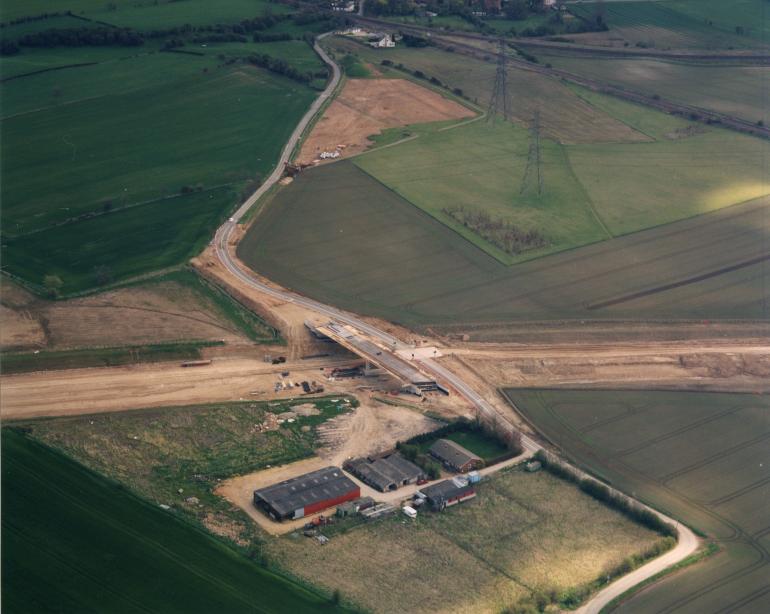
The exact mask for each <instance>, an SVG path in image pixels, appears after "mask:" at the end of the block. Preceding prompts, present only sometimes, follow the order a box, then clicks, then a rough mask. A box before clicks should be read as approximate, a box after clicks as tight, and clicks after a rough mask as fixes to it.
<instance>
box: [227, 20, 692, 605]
mask: <svg viewBox="0 0 770 614" xmlns="http://www.w3.org/2000/svg"><path fill="white" fill-rule="evenodd" d="M329 34H330V33H326V34H322V35H321V36H319V37H318V39H317V40H316V42H315V44H314V49H315V51H316V53H318V55H319V56H320V57H321V59H322V60H323V61H324V62H325V63H326V64H327V65H328V66H329V67H330V68H331V69H332V78H331V80H330V81H329V83H328V85H327V86H326V88H325V89H324V91H323V92H322V93H321V94H320V95H319V96H318V98H317V99H316V100H315V102H313V104H312V105H311V107H310V109H309V110H308V111H307V113H305V115H304V116H303V117H302V119H301V120H300V122H299V124H297V127H296V128H295V129H294V132H293V133H292V135H291V137H290V138H289V140H288V142H287V143H286V146H285V147H284V148H283V151H282V152H281V157H280V158H279V160H278V163H277V164H276V167H275V169H274V170H273V172H272V173H271V174H270V176H269V177H268V178H267V179H266V180H265V182H264V184H262V185H261V186H260V188H259V189H258V190H257V191H256V192H254V193H253V194H252V195H251V196H250V197H249V198H248V199H247V200H246V201H245V202H244V203H243V204H242V205H241V206H240V207H239V208H238V210H237V211H236V212H235V213H234V214H233V216H232V217H231V218H230V219H229V220H228V221H227V222H225V223H224V224H223V225H222V226H220V228H219V229H218V230H217V232H216V235H215V236H214V240H213V244H214V248H215V250H216V254H217V257H218V258H219V260H220V261H221V263H222V264H223V265H224V266H225V268H226V269H227V270H228V271H229V272H230V273H231V274H232V275H234V276H235V277H237V278H238V279H239V280H241V281H242V282H243V283H245V284H247V285H248V286H250V287H252V288H254V289H255V290H258V291H260V292H262V293H264V294H267V295H268V296H271V297H273V298H276V299H279V300H282V301H286V302H290V303H295V304H297V305H300V306H302V307H304V308H306V309H309V310H312V311H315V312H316V313H318V314H321V315H323V316H326V317H329V318H332V319H334V320H337V321H339V322H343V323H345V324H348V325H350V326H352V327H354V328H356V329H358V330H359V331H362V332H364V333H366V334H367V335H370V336H371V337H373V338H374V339H377V340H378V341H379V342H380V343H381V344H382V345H383V346H384V347H386V348H389V349H390V348H392V350H391V351H395V350H398V349H406V348H409V347H412V346H410V345H408V344H405V343H403V342H402V341H400V340H399V339H397V338H396V337H394V336H392V335H390V334H388V333H387V332H385V331H382V330H380V329H379V328H377V327H376V326H372V325H371V324H369V323H367V322H365V321H364V320H362V319H361V318H359V317H357V316H355V315H353V314H350V313H347V312H345V311H342V310H340V309H337V308H336V307H332V306H331V305H326V304H324V303H321V302H319V301H316V300H313V299H311V298H308V297H305V296H301V295H299V294H296V293H294V292H290V291H288V290H284V289H282V288H276V287H273V286H271V285H268V284H266V283H264V282H262V281H260V280H259V279H257V278H256V277H255V276H254V275H253V274H252V273H251V271H250V270H249V269H246V268H245V267H242V266H241V264H240V263H239V262H238V261H237V260H235V259H234V258H233V257H232V254H231V253H230V250H229V249H228V245H229V243H230V239H231V237H232V233H233V231H234V230H235V228H236V227H237V224H238V222H239V221H240V219H241V218H242V217H243V216H244V215H245V214H246V212H247V211H248V210H249V209H251V207H253V206H254V204H255V203H256V202H257V201H258V200H259V199H260V198H261V197H262V196H263V195H264V194H266V193H267V191H268V190H270V188H272V187H273V186H274V185H275V184H276V183H277V182H278V181H279V180H280V179H281V177H282V175H283V171H284V167H285V165H286V163H288V162H289V159H290V157H291V154H292V151H293V150H294V148H295V147H296V145H297V143H298V142H299V140H300V138H301V137H302V134H303V132H304V131H305V129H306V128H307V127H308V126H309V125H310V123H311V122H312V120H313V119H314V117H315V116H316V114H317V113H318V112H319V111H320V109H321V107H322V105H323V104H324V103H325V102H326V101H327V100H328V99H329V98H330V97H331V96H332V94H333V93H334V91H335V89H336V88H337V85H338V84H339V82H340V77H341V73H340V68H339V66H338V65H337V64H336V63H335V62H334V61H333V60H332V59H331V58H330V57H329V55H328V54H327V53H326V52H325V51H324V50H323V49H322V48H321V46H320V44H319V41H320V40H321V39H323V38H325V37H326V36H328V35H329ZM415 362H416V363H418V364H419V365H420V367H421V368H422V369H423V370H424V371H425V372H427V373H430V374H431V375H433V376H434V377H436V379H437V380H441V381H443V382H444V383H445V384H448V385H449V386H450V387H451V388H454V389H455V390H456V391H457V392H458V393H459V394H460V395H461V396H463V397H464V398H465V399H467V400H468V401H469V403H470V404H471V405H472V406H473V407H475V408H476V409H477V410H478V411H480V412H481V413H483V414H485V415H487V416H490V417H494V419H495V420H496V421H497V422H498V423H501V424H504V425H506V426H507V427H509V428H511V429H513V428H514V427H513V425H511V424H510V422H509V421H508V420H507V419H506V418H505V417H504V416H503V415H502V414H500V413H499V412H498V411H497V410H496V409H495V407H494V406H493V405H492V404H491V403H490V402H489V401H487V400H486V399H485V398H484V397H483V396H481V395H480V394H479V393H477V392H476V391H475V390H474V389H473V388H472V387H471V386H469V385H468V384H467V383H465V381H463V379H462V378H461V377H460V376H458V375H457V374H455V373H453V372H452V371H450V370H448V369H446V368H445V367H443V366H442V365H440V364H438V363H437V362H436V361H435V360H433V359H431V358H420V359H415ZM522 445H523V447H524V450H525V452H528V453H530V454H533V453H535V452H537V451H538V450H540V449H542V446H541V445H540V444H539V443H538V442H536V441H535V440H534V439H532V438H531V437H528V436H527V435H524V434H522ZM573 470H575V471H577V472H578V473H579V474H580V475H583V476H585V475H586V474H585V473H583V472H582V471H580V470H579V469H577V468H573ZM613 490H614V489H613ZM615 492H618V494H621V495H623V496H626V497H627V495H625V494H624V493H620V492H619V491H615ZM637 503H638V504H639V505H642V504H641V503H639V502H637ZM644 507H646V506H644ZM648 509H650V508H648ZM652 511H653V512H655V513H656V514H657V515H658V516H660V517H661V518H662V519H663V520H665V521H666V522H669V523H671V524H673V525H675V526H676V527H677V530H678V533H679V539H678V543H677V546H676V547H675V548H674V549H673V550H671V551H670V552H668V553H667V554H665V555H664V556H662V557H659V558H658V559H655V560H654V561H652V562H651V563H648V564H647V565H644V566H643V567H640V568H639V569H637V570H636V571H634V572H633V573H631V574H628V575H626V576H624V577H622V578H620V579H619V580H617V581H616V582H613V583H612V584H610V585H609V586H608V587H606V588H605V589H603V590H602V591H600V592H599V593H597V594H596V595H595V596H594V597H593V598H592V599H591V600H590V601H588V602H587V603H586V604H585V605H583V607H582V608H581V609H580V610H578V612H580V613H581V614H588V613H598V612H600V611H601V609H602V608H603V607H604V606H605V605H606V604H607V603H609V602H610V601H611V600H612V599H614V598H615V597H617V596H618V595H620V594H622V593H624V592H625V591H627V590H628V589H629V588H632V587H633V586H635V585H636V584H638V583H640V582H642V581H644V580H646V579H647V578H650V577H652V576H653V575H655V574H657V573H659V572H660V571H663V570H664V569H666V568H667V567H669V566H670V565H672V564H675V563H677V562H678V561H681V560H682V559H684V558H686V557H687V556H689V555H690V554H692V553H693V552H694V551H695V550H696V549H697V547H698V544H699V541H698V538H697V537H696V536H695V534H694V533H693V532H692V531H690V529H688V528H687V527H685V526H683V525H681V524H680V523H678V522H677V521H675V520H673V519H672V518H668V517H667V516H665V515H663V514H661V513H660V512H658V511H656V510H652Z"/></svg>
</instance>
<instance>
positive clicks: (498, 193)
mask: <svg viewBox="0 0 770 614" xmlns="http://www.w3.org/2000/svg"><path fill="white" fill-rule="evenodd" d="M528 149H529V135H528V133H527V131H525V130H523V129H521V128H517V127H516V126H514V125H512V124H502V123H501V124H490V123H485V122H482V121H478V122H473V123H471V124H468V125H466V126H460V127H458V128H455V129H450V130H444V131H440V132H432V133H429V134H426V135H424V136H421V137H420V138H418V139H415V140H413V141H410V142H408V143H403V144H401V145H399V146H397V147H391V148H388V149H383V150H381V151H379V152H372V153H371V154H367V155H366V156H361V157H359V158H356V159H355V163H356V165H357V166H359V167H360V168H361V169H363V170H364V171H366V172H367V173H368V174H370V175H371V176H373V177H374V178H376V179H377V180H378V181H380V182H382V183H383V184H385V185H386V186H388V187H389V188H391V189H392V190H394V191H395V192H396V193H397V194H399V195H400V196H403V197H404V198H405V199H406V200H408V201H409V202H411V203H413V204H415V205H417V206H418V207H420V208H421V209H423V210H424V211H426V212H427V213H428V214H430V215H431V216H433V217H435V218H436V219H438V220H439V221H441V222H442V223H444V224H446V225H448V226H449V227H451V228H452V229H453V230H455V231H456V232H457V233H458V234H460V235H461V236H463V237H465V238H466V239H468V240H469V241H471V242H473V243H474V244H476V245H478V246H479V247H481V248H482V249H484V250H485V251H487V252H488V253H489V254H490V255H492V256H494V257H495V258H497V259H499V260H500V261H501V262H503V263H505V264H511V263H514V262H520V261H523V260H528V259H531V258H536V257H538V256H542V255H544V254H548V253H552V252H556V251H561V250H563V249H567V248H570V247H575V246H577V245H582V244H586V243H592V242H595V241H600V240H602V239H604V238H607V237H608V235H607V233H606V232H605V231H604V229H603V228H602V226H601V224H600V222H599V221H598V220H597V219H596V217H595V216H594V214H593V212H592V209H591V202H590V201H589V200H588V199H587V197H586V196H585V193H584V191H583V188H582V187H581V185H580V184H579V183H578V181H577V180H576V178H575V176H574V174H573V172H572V170H571V168H570V165H569V160H568V159H567V155H566V153H565V150H564V148H563V147H562V146H561V145H558V144H557V143H553V142H550V141H544V142H543V146H542V165H543V167H544V170H543V172H544V174H545V181H544V188H543V191H542V193H541V194H538V182H537V177H536V174H535V173H536V171H535V170H534V169H533V170H532V174H531V176H530V177H529V178H528V179H527V180H526V181H525V180H524V177H525V171H526V167H527V151H528ZM453 206H462V207H465V208H467V209H469V210H473V211H486V212H487V213H489V214H490V215H491V216H492V217H493V218H496V219H504V220H506V221H508V222H511V223H513V224H515V225H516V226H517V227H518V228H521V229H522V230H523V231H525V232H526V231H532V230H536V231H540V232H541V233H542V234H543V235H544V236H545V238H546V240H547V245H546V246H545V247H544V248H539V249H533V250H527V251H524V252H522V253H521V254H519V255H509V254H506V253H505V252H503V251H502V250H501V249H499V248H498V247H496V246H495V245H493V244H491V243H489V242H487V241H486V240H484V239H483V238H482V237H480V236H479V235H478V234H476V233H475V232H473V231H472V230H470V229H467V228H465V227H464V226H463V225H462V224H460V223H458V222H456V221H455V220H453V219H452V217H451V216H449V215H447V214H446V213H445V212H444V211H443V210H444V208H446V207H453Z"/></svg>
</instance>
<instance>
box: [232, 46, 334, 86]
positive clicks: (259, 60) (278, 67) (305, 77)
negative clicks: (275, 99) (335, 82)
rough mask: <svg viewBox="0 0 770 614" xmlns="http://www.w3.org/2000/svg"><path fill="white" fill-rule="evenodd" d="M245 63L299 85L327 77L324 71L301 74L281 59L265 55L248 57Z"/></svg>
mask: <svg viewBox="0 0 770 614" xmlns="http://www.w3.org/2000/svg"><path fill="white" fill-rule="evenodd" d="M246 61H247V62H249V64H253V65H254V66H259V67H260V68H265V69H267V70H269V71H270V72H274V73H276V74H278V75H283V76H284V77H288V78H289V79H293V80H294V81H299V82H300V83H305V84H308V83H310V82H311V81H312V80H313V79H315V78H316V77H319V78H326V76H327V73H326V71H323V72H319V73H314V72H312V71H306V72H302V71H300V70H297V69H296V68H294V67H293V66H291V65H290V64H289V63H288V62H287V61H286V60H284V59H283V58H274V57H272V56H270V55H268V54H266V53H262V54H255V55H250V56H248V57H247V58H246Z"/></svg>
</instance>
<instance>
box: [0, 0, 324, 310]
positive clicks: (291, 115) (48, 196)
mask: <svg viewBox="0 0 770 614" xmlns="http://www.w3.org/2000/svg"><path fill="white" fill-rule="evenodd" d="M5 4H7V5H9V6H5V5H4V7H3V12H2V19H3V20H4V24H5V27H3V28H2V32H0V34H2V37H3V40H4V41H7V42H9V43H12V42H19V44H20V45H21V47H20V49H19V50H18V52H17V53H15V54H14V55H8V56H4V57H3V58H2V61H1V62H0V73H2V77H3V79H5V81H4V82H3V84H2V99H3V106H2V119H1V120H0V121H1V122H2V124H0V125H1V127H2V133H3V141H2V146H1V147H2V149H1V151H0V153H2V157H3V160H2V168H0V171H1V172H2V174H3V185H2V192H1V193H0V196H1V197H2V200H3V205H4V211H3V214H4V218H3V221H4V224H3V241H2V244H3V260H4V264H5V265H6V266H5V267H4V269H5V270H6V271H7V272H8V273H11V274H12V275H16V276H18V277H20V278H22V279H23V280H24V281H26V282H29V283H30V284H32V287H35V286H37V287H40V286H41V284H42V283H43V279H44V277H45V276H49V277H50V276H56V277H58V278H60V279H61V281H62V282H63V285H62V287H61V293H62V294H63V295H72V294H74V293H78V292H82V291H88V290H92V289H93V288H95V287H98V286H101V285H104V283H105V281H104V280H105V278H107V279H108V281H110V282H114V281H123V280H125V279H128V278H131V277H133V276H135V275H137V274H141V273H144V272H147V271H149V270H152V269H158V268H165V267H168V266H170V265H178V264H180V263H181V262H183V261H184V260H185V259H187V258H189V257H190V256H191V255H193V254H194V253H195V252H196V251H198V250H199V249H200V247H201V246H202V244H203V242H205V241H206V240H207V239H208V238H209V237H210V236H211V233H212V232H213V230H214V228H216V226H217V225H218V224H219V223H220V222H221V221H222V220H223V219H224V218H225V217H226V216H227V214H228V212H229V211H230V210H231V209H232V208H233V207H234V206H235V205H236V204H237V202H238V201H239V200H241V199H242V198H244V195H245V194H247V193H250V192H251V191H253V190H254V189H255V188H256V187H257V185H258V184H259V182H260V181H261V180H262V179H263V178H264V177H265V176H266V175H267V174H268V172H269V171H270V170H272V166H273V163H274V161H275V160H276V158H277V157H278V154H279V152H280V149H281V148H282V146H283V144H284V143H285V141H286V139H287V138H288V136H289V134H290V132H291V131H292V129H293V128H294V126H295V124H296V123H297V121H298V120H299V118H300V117H301V115H302V114H303V112H304V111H305V110H306V109H307V107H308V105H309V104H310V102H311V101H312V100H313V98H314V97H315V95H316V90H318V89H321V88H322V87H323V84H324V81H325V75H326V68H325V66H324V64H323V63H322V62H321V60H320V58H318V57H317V56H316V54H315V53H314V52H313V50H312V48H311V47H310V46H309V45H308V44H307V43H306V42H304V41H303V40H301V38H302V35H303V34H304V33H305V32H306V31H317V30H318V29H319V28H321V29H323V28H327V27H329V24H328V23H327V21H328V20H324V19H316V18H314V17H312V16H307V15H300V14H299V13H298V12H297V11H294V13H295V14H293V15H291V16H287V15H286V14H287V13H291V12H292V9H291V8H290V7H287V6H285V5H281V4H274V3H271V2H267V1H264V0H223V1H222V2H214V3H212V2H208V1H207V0H186V1H185V2H173V1H166V0H160V1H157V2H133V1H132V2H123V1H119V2H109V3H93V2H82V1H78V0H75V1H74V2H73V3H70V4H68V5H67V10H70V11H72V15H74V16H72V15H65V14H64V13H63V12H62V7H61V6H60V3H56V2H52V1H50V0H48V1H45V2H44V1H39V0H38V1H37V2H13V1H12V2H10V3H5ZM59 13H62V14H59ZM42 14H48V15H50V16H49V17H46V18H40V16H41V15H42ZM268 14H269V15H272V16H275V17H276V19H275V20H273V21H266V20H265V19H263V18H266V16H267V15H268ZM25 18H30V19H29V20H26V21H25V20H24V19H25ZM257 18H259V19H262V21H260V22H257V21H255V22H253V26H250V27H256V28H262V29H260V30H259V33H260V35H269V36H273V35H276V34H278V35H287V36H289V37H292V39H291V40H276V41H274V42H251V38H252V32H251V30H250V29H249V30H247V31H246V32H245V34H241V35H239V36H240V38H241V39H242V41H235V42H214V41H211V40H210V39H212V38H213V39H215V40H216V38H217V37H219V38H224V39H225V40H226V39H227V38H228V36H229V37H233V36H235V35H234V34H233V32H232V31H229V30H227V29H226V28H227V27H228V24H239V23H240V22H242V21H243V20H247V19H248V20H253V19H257ZM279 18H280V19H279ZM11 20H21V21H19V23H13V24H10V23H9V22H10V21H11ZM276 20H277V21H276ZM110 26H117V27H123V28H132V29H134V30H133V31H134V37H135V39H138V40H139V42H140V43H141V44H138V45H135V46H125V47H120V46H113V47H110V46H99V45H97V46H87V45H86V44H84V45H83V46H48V45H45V44H43V46H39V47H35V46H30V45H32V44H33V43H30V42H27V43H26V44H25V42H24V41H23V40H22V39H21V37H23V36H25V35H28V34H35V33H37V34H38V35H41V36H45V32H47V31H48V30H50V29H52V28H60V29H64V30H69V31H70V32H75V33H79V32H81V31H84V30H87V29H90V28H96V27H98V28H100V29H109V27H110ZM182 26H184V28H182V29H179V28H180V27H182ZM198 27H201V28H208V29H202V30H190V28H198ZM171 28H176V29H175V30H174V31H169V32H168V33H167V34H165V35H160V36H159V35H157V32H158V31H159V29H161V30H162V29H171ZM223 28H225V29H224V30H223ZM153 32H155V34H153ZM239 32H241V30H239ZM172 38H173V40H170V39H172ZM235 38H238V36H235ZM268 40H269V37H268ZM247 41H248V42H247ZM81 42H85V43H87V42H88V41H87V39H86V41H81ZM44 43H45V41H44ZM89 44H90V43H89ZM252 56H257V57H263V56H269V58H271V60H270V61H269V66H270V70H267V69H264V68H257V67H255V66H253V65H252V64H251V63H250V62H249V61H248V58H249V57H252ZM281 61H283V62H284V63H283V64H282V63H281ZM262 62H267V60H262ZM169 117H173V118H174V121H168V118H169ZM83 238H85V240H83ZM96 269H98V270H100V271H102V274H100V275H99V277H100V279H101V281H100V280H97V279H95V275H94V271H95V270H96ZM105 270H106V271H108V274H107V275H105V274H104V271H105Z"/></svg>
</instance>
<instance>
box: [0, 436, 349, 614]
mask: <svg viewBox="0 0 770 614" xmlns="http://www.w3.org/2000/svg"><path fill="white" fill-rule="evenodd" d="M2 451H3V458H2V466H3V469H2V472H3V495H4V496H3V510H2V512H3V519H2V539H3V578H2V579H3V583H2V597H3V611H5V612H31V611H36V612H43V611H60V610H66V611H73V612H75V611H77V612H84V611H113V612H115V611H121V612H139V611H148V610H152V611H163V612H177V611H178V612H191V611H198V612H200V611H206V612H215V611H220V612H221V611H226V612H253V611H254V606H255V604H259V607H260V611H264V612H286V611H287V610H290V611H295V612H330V611H337V610H338V608H335V607H334V606H332V605H331V604H330V603H329V600H328V598H324V597H323V596H321V595H319V594H317V593H314V592H312V591H310V590H308V589H306V588H304V587H302V586H300V585H298V584H296V583H294V582H291V581H289V580H287V579H285V578H283V577H281V576H279V575H277V574H275V573H272V572H270V571H268V570H267V569H265V568H264V567H262V566H260V565H258V564H257V563H255V562H254V561H251V560H249V559H248V558H247V557H246V556H245V554H244V553H241V552H237V551H235V550H233V549H231V548H229V547H227V546H226V545H225V544H223V543H222V542H220V541H218V540H217V539H215V538H213V537H211V536H209V535H207V534H205V533H203V532H201V531H199V530H197V529H195V528H193V527H192V526H190V525H189V524H187V523H185V522H183V521H181V520H180V519H179V518H177V517H176V514H175V513H174V512H171V511H164V510H161V509H160V508H158V507H156V506H155V505H150V504H148V503H146V502H144V501H142V500H140V499H138V498H136V497H135V496H134V495H132V494H130V493H129V492H128V491H126V490H125V489H124V487H123V486H121V485H119V484H116V483H115V482H112V481H109V480H107V479H105V478H103V477H101V476H99V475H97V474H95V473H93V472H92V471H90V470H88V469H86V468H85V467H83V466H82V465H79V464H77V463H75V462H73V461H72V460H70V459H69V458H67V457H66V456H64V455H63V454H61V453H59V452H56V451H54V450H52V449H50V448H47V447H45V446H43V445H41V444H39V443H37V442H35V441H33V440H31V439H29V438H28V437H26V436H24V435H22V434H20V433H18V432H15V431H12V430H9V429H7V428H4V429H3V430H2Z"/></svg>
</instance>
